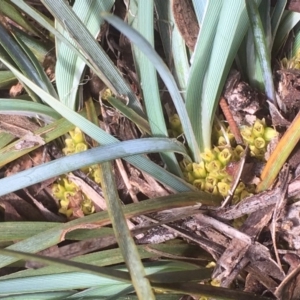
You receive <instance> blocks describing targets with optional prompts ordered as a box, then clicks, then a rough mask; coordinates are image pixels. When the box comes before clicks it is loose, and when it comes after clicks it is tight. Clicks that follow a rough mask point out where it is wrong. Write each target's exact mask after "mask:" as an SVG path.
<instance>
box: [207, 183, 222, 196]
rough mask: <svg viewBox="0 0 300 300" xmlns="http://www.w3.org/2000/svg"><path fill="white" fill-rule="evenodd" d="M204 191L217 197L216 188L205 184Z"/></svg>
mask: <svg viewBox="0 0 300 300" xmlns="http://www.w3.org/2000/svg"><path fill="white" fill-rule="evenodd" d="M204 191H205V192H207V193H210V194H213V195H219V191H218V187H217V186H210V185H209V184H205V188H204Z"/></svg>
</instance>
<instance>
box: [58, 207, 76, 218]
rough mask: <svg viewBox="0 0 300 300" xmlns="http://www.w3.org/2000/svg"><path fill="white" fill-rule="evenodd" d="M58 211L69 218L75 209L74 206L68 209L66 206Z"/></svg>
mask: <svg viewBox="0 0 300 300" xmlns="http://www.w3.org/2000/svg"><path fill="white" fill-rule="evenodd" d="M58 212H59V213H61V214H63V215H65V216H66V217H67V218H70V217H71V216H72V214H73V209H72V208H69V209H66V208H65V207H61V208H60V209H59V210H58Z"/></svg>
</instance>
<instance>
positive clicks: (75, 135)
mask: <svg viewBox="0 0 300 300" xmlns="http://www.w3.org/2000/svg"><path fill="white" fill-rule="evenodd" d="M69 133H70V136H71V138H72V140H73V141H74V143H75V144H78V143H85V139H84V135H83V132H82V131H81V130H80V129H79V128H78V127H75V129H74V130H71V131H70V132H69Z"/></svg>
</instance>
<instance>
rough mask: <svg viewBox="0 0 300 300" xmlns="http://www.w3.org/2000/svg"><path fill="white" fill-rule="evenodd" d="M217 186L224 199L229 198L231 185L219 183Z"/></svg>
mask: <svg viewBox="0 0 300 300" xmlns="http://www.w3.org/2000/svg"><path fill="white" fill-rule="evenodd" d="M217 186H218V190H219V193H220V194H221V196H223V197H224V198H225V197H227V195H228V192H229V190H230V185H229V184H227V183H224V182H218V184H217Z"/></svg>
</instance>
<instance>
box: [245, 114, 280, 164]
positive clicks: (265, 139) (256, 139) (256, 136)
mask: <svg viewBox="0 0 300 300" xmlns="http://www.w3.org/2000/svg"><path fill="white" fill-rule="evenodd" d="M241 135H242V137H243V139H244V141H245V142H246V143H247V144H248V145H249V148H250V154H251V156H254V157H256V158H259V159H264V156H265V153H266V151H267V146H268V144H269V142H270V141H271V140H272V139H273V138H274V137H276V136H277V135H278V132H277V131H276V130H275V129H273V128H271V127H267V126H266V122H265V120H264V119H263V120H259V119H257V120H256V121H255V123H254V125H253V126H252V127H248V126H245V127H243V128H242V129H241Z"/></svg>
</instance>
